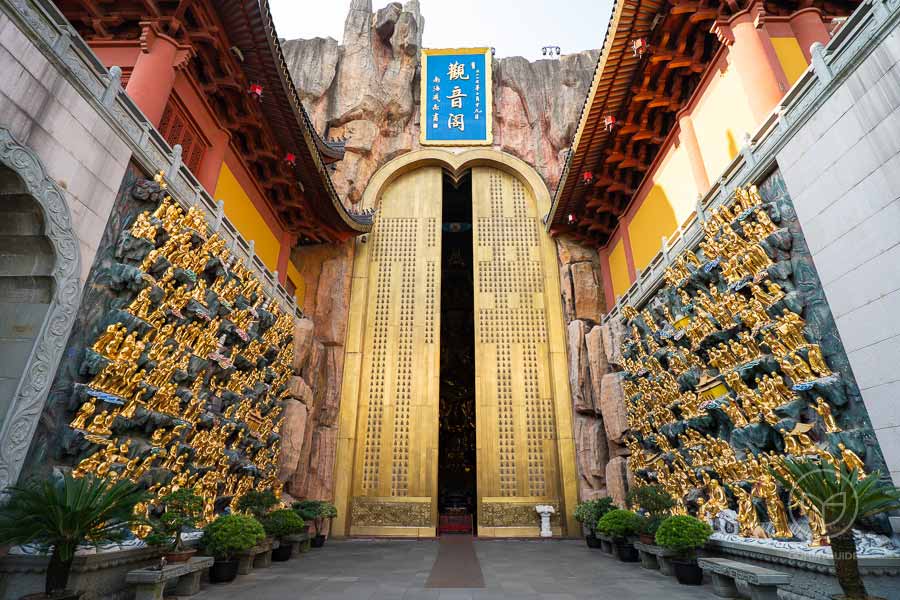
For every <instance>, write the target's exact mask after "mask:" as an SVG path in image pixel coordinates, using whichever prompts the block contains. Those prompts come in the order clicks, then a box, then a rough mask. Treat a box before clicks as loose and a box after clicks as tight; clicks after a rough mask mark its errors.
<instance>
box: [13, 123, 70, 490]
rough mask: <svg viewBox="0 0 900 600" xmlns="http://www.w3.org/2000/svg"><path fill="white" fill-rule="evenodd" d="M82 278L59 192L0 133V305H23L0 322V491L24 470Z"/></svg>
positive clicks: (30, 157) (26, 152)
mask: <svg viewBox="0 0 900 600" xmlns="http://www.w3.org/2000/svg"><path fill="white" fill-rule="evenodd" d="M79 273H80V258H79V251H78V239H77V237H76V236H75V233H74V231H73V229H72V219H71V216H70V214H69V207H68V204H67V203H66V199H65V195H64V193H63V191H62V190H61V189H60V188H59V186H57V184H56V182H54V181H53V180H52V179H51V178H50V177H48V176H47V173H46V170H45V169H44V166H43V164H42V163H41V161H40V159H39V158H38V156H37V155H36V154H35V153H34V152H33V151H32V150H31V149H29V148H27V147H26V146H24V145H22V144H20V143H19V142H18V141H16V139H15V138H13V136H12V134H11V133H10V132H9V130H7V129H5V128H0V303H12V302H17V303H19V304H20V305H21V307H20V309H19V310H18V311H17V312H16V314H14V315H8V314H4V315H3V316H2V317H0V352H2V353H3V354H2V356H3V357H4V358H3V359H2V361H3V363H4V368H3V370H2V371H3V373H2V374H3V375H4V376H5V377H3V378H0V396H2V397H0V490H3V489H5V488H6V487H8V486H10V485H12V484H14V483H16V481H17V479H18V477H19V473H20V472H21V470H22V464H23V462H24V460H25V456H26V454H27V453H28V447H29V445H30V444H31V439H32V436H33V435H34V431H35V429H36V427H37V424H38V420H39V419H40V416H41V413H42V411H43V409H44V402H45V400H46V398H47V393H48V392H49V390H50V386H51V384H52V383H53V378H54V376H55V375H56V369H57V367H58V365H59V361H60V358H61V357H62V353H63V349H64V348H65V346H66V342H67V341H68V338H69V333H70V331H71V328H72V324H73V322H74V320H75V312H76V310H77V309H78V304H79V300H80V298H81V282H80V280H79V275H78V274H79ZM10 353H12V354H10ZM16 375H18V377H16Z"/></svg>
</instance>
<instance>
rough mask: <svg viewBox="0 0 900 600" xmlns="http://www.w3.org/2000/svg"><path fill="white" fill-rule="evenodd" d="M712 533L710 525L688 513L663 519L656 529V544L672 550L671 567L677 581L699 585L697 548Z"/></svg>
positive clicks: (700, 574)
mask: <svg viewBox="0 0 900 600" xmlns="http://www.w3.org/2000/svg"><path fill="white" fill-rule="evenodd" d="M711 535H712V527H710V526H709V525H708V524H707V523H704V522H703V521H701V520H700V519H697V518H695V517H691V516H688V515H674V516H671V517H669V518H667V519H666V520H665V521H663V522H662V523H661V524H660V526H659V529H658V530H657V531H656V545H657V546H662V547H663V548H668V549H669V550H673V551H674V552H676V553H677V554H678V558H673V559H672V568H673V570H674V571H675V577H676V579H678V583H680V584H682V585H700V584H701V583H703V569H701V568H700V567H699V566H698V565H697V550H698V549H699V548H702V547H703V545H704V544H706V540H708V539H709V536H711Z"/></svg>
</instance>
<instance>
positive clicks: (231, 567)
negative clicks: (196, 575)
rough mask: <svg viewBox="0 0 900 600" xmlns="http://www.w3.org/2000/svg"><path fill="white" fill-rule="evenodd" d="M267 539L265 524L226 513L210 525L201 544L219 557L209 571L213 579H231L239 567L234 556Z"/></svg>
mask: <svg viewBox="0 0 900 600" xmlns="http://www.w3.org/2000/svg"><path fill="white" fill-rule="evenodd" d="M264 539H266V532H265V530H264V529H263V526H262V525H260V523H259V521H257V520H256V519H254V518H253V517H249V516H246V515H223V516H221V517H219V518H218V519H216V520H215V521H213V522H212V523H210V524H209V525H207V526H206V529H204V530H203V539H202V540H201V541H200V545H201V546H202V547H203V549H204V551H205V552H207V553H209V554H210V555H211V556H213V557H215V559H216V562H215V563H214V564H213V566H212V568H211V569H210V570H209V579H210V581H212V582H213V583H224V582H227V581H232V580H233V579H234V578H235V577H236V576H237V569H238V561H237V559H236V558H235V555H236V554H240V553H241V552H246V551H247V550H249V549H250V548H252V547H253V546H255V545H257V544H258V543H260V542H261V541H263V540H264Z"/></svg>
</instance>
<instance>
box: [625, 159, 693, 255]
mask: <svg viewBox="0 0 900 600" xmlns="http://www.w3.org/2000/svg"><path fill="white" fill-rule="evenodd" d="M687 176H688V177H690V176H691V174H690V172H688V173H687ZM676 227H678V223H677V222H676V221H675V212H674V211H673V210H672V205H671V204H670V203H669V199H668V196H667V193H666V190H665V189H664V188H663V187H662V186H660V185H658V184H656V183H654V184H653V187H652V188H651V189H650V193H649V194H647V197H646V198H644V201H643V202H642V203H641V206H640V208H638V210H637V212H636V213H635V214H634V217H632V218H631V223H629V224H628V237H629V238H630V239H631V257H632V258H633V259H634V268H635V269H643V268H645V267H646V266H647V265H648V264H649V263H650V260H651V259H652V258H653V257H654V256H656V253H657V252H659V249H660V244H661V242H662V236H666V237H671V235H672V232H673V231H675V228H676Z"/></svg>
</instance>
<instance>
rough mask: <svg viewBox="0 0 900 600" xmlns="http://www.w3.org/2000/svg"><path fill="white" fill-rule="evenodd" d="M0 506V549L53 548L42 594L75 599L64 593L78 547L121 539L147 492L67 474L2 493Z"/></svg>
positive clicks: (126, 485)
mask: <svg viewBox="0 0 900 600" xmlns="http://www.w3.org/2000/svg"><path fill="white" fill-rule="evenodd" d="M6 493H7V494H8V495H9V497H8V500H7V502H6V504H5V505H3V506H2V507H0V546H2V545H6V544H29V543H31V544H37V545H39V546H42V547H44V548H46V549H48V550H49V549H50V548H52V552H51V554H50V564H49V565H48V566H47V577H46V581H45V585H44V592H45V594H46V595H47V597H55V598H62V597H69V596H67V594H68V595H70V596H71V597H77V596H78V594H76V593H74V592H67V591H66V584H67V583H68V581H69V573H70V572H71V569H72V560H73V559H74V558H75V550H76V549H77V548H78V546H79V544H82V543H85V542H87V543H90V544H99V543H102V542H106V541H116V540H121V539H123V538H124V536H125V535H126V534H127V528H128V526H129V525H130V524H132V523H134V522H135V521H136V520H137V519H136V517H135V516H134V506H135V504H137V503H138V502H142V501H143V500H144V499H145V496H146V495H145V493H144V492H142V491H141V490H139V489H138V488H137V487H136V486H135V485H134V484H133V483H131V482H130V481H127V480H126V481H119V482H117V483H110V482H109V481H108V480H107V479H103V478H99V477H95V476H93V475H88V476H86V477H84V478H81V479H78V478H75V477H73V476H72V475H71V474H68V473H67V474H66V475H65V476H64V477H61V478H53V479H48V480H46V481H42V482H36V483H32V484H28V485H23V486H14V487H10V488H8V489H7V490H6Z"/></svg>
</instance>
